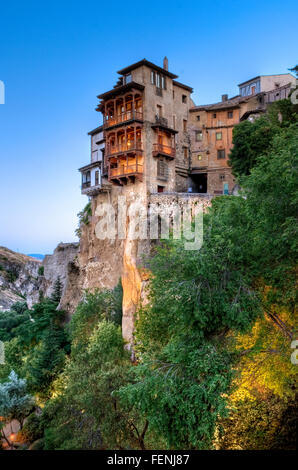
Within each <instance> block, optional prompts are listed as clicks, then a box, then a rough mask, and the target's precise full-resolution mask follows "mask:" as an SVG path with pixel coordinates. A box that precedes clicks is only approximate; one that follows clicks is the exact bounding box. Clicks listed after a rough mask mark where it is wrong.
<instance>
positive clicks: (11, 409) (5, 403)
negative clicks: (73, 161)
mask: <svg viewBox="0 0 298 470" xmlns="http://www.w3.org/2000/svg"><path fill="white" fill-rule="evenodd" d="M33 405H34V400H33V397H32V396H31V395H29V394H28V393H27V384H26V380H23V379H20V378H19V377H18V376H17V374H16V373H15V372H14V371H11V373H10V374H9V377H8V381H7V382H4V383H2V384H0V415H1V416H2V417H4V419H5V421H6V422H9V421H12V420H13V419H16V420H17V421H18V422H19V423H20V426H21V428H22V426H23V422H24V419H25V418H26V416H28V415H29V413H30V411H31V410H32V407H33Z"/></svg>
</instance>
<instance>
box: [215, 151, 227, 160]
mask: <svg viewBox="0 0 298 470" xmlns="http://www.w3.org/2000/svg"><path fill="white" fill-rule="evenodd" d="M221 158H226V151H225V150H217V159H218V160H220V159H221Z"/></svg>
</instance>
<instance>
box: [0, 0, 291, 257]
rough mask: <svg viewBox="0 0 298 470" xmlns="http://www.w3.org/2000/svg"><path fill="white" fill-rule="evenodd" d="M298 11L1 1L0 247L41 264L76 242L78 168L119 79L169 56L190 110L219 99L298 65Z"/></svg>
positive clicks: (286, 7)
mask: <svg viewBox="0 0 298 470" xmlns="http://www.w3.org/2000/svg"><path fill="white" fill-rule="evenodd" d="M297 13H298V3H297V2H296V1H292V0H283V1H281V0H279V1H276V0H271V1H267V0H262V1H260V0H258V1H256V0H250V1H249V2H245V1H229V0H226V1H219V0H213V1H212V2H211V1H210V2H209V1H201V0H196V1H185V0H184V1H180V0H179V1H175V0H172V1H168V0H163V1H162V0H160V1H158V2H157V1H155V0H152V1H150V2H146V1H141V0H139V1H135V0H130V1H129V2H125V1H123V0H122V1H121V2H119V1H116V0H114V1H110V2H106V1H105V2H102V1H91V0H85V1H80V2H77V1H63V0H61V1H56V0H51V1H43V2H40V1H28V0H27V1H17V0H15V1H13V2H4V1H1V0H0V80H1V81H3V82H4V84H5V104H0V172H1V173H0V175H1V184H0V245H2V246H7V247H8V248H10V249H12V250H15V251H19V252H23V253H43V254H45V253H51V252H53V250H54V248H55V247H56V245H57V244H58V243H59V242H61V241H63V242H70V241H75V240H76V237H75V234H74V231H75V229H76V227H77V213H78V212H79V211H80V210H81V209H82V208H83V207H84V205H85V204H86V203H87V197H86V196H82V195H81V194H80V174H79V172H78V171H77V169H78V168H79V167H81V166H83V165H85V164H87V163H89V159H90V142H89V136H88V135H87V133H88V131H90V130H91V129H94V128H95V127H97V126H98V125H100V124H101V115H100V114H99V113H97V112H96V111H95V107H96V105H97V101H98V100H97V98H96V96H97V95H98V94H100V93H103V92H105V91H108V90H109V89H111V88H112V87H113V86H114V85H115V83H116V80H117V73H116V71H117V70H120V69H121V68H123V67H125V66H127V65H130V64H132V63H134V62H137V61H138V60H141V59H143V58H146V59H147V60H149V61H151V62H154V63H156V64H157V65H162V60H163V57H164V56H165V55H166V56H167V57H168V59H169V70H170V71H171V72H173V73H175V74H177V75H179V79H178V80H179V81H181V82H183V83H186V84H188V85H190V86H192V87H193V88H194V94H193V99H194V101H195V103H196V104H206V103H212V102H216V101H220V99H221V95H222V94H224V93H228V94H229V95H230V96H234V95H236V94H237V92H238V88H237V84H238V83H241V82H243V81H245V80H247V79H249V78H252V77H255V76H257V75H262V74H264V75H265V74H267V75H270V74H278V73H287V72H288V68H290V67H293V66H295V65H296V64H297V62H298V61H297V58H298V57H297V51H298V47H297Z"/></svg>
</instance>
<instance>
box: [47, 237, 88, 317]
mask: <svg viewBox="0 0 298 470" xmlns="http://www.w3.org/2000/svg"><path fill="white" fill-rule="evenodd" d="M78 251H79V244H78V243H59V245H58V246H57V247H56V248H55V250H54V253H53V254H52V255H46V256H45V257H44V260H43V262H42V266H43V268H44V273H43V281H42V285H41V289H42V291H43V294H44V296H46V297H50V296H51V294H52V291H53V286H54V284H55V282H56V280H57V278H58V277H59V278H60V280H61V282H62V286H63V289H62V297H61V302H60V305H59V308H62V309H65V310H67V311H73V310H74V308H75V307H76V305H77V304H78V302H79V300H80V297H81V289H80V268H79V264H78V259H77V256H78Z"/></svg>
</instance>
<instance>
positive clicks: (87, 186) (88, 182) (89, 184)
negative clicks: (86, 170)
mask: <svg viewBox="0 0 298 470" xmlns="http://www.w3.org/2000/svg"><path fill="white" fill-rule="evenodd" d="M90 186H91V181H86V182H85V183H82V190H83V189H87V188H90Z"/></svg>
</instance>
